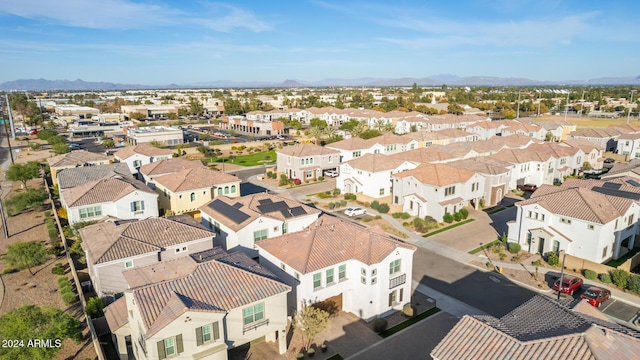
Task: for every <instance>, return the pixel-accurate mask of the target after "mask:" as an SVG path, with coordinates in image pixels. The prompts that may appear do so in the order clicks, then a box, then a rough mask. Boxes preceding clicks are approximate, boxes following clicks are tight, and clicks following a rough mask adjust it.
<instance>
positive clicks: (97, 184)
mask: <svg viewBox="0 0 640 360" xmlns="http://www.w3.org/2000/svg"><path fill="white" fill-rule="evenodd" d="M134 191H141V192H146V193H149V194H156V192H155V191H153V190H151V189H150V188H149V187H148V186H147V185H145V184H144V183H143V182H141V181H138V180H135V179H132V178H130V177H122V176H120V177H113V178H109V179H100V180H94V181H90V182H88V183H85V184H84V185H80V186H76V187H73V188H69V189H64V190H61V191H60V192H61V194H62V197H63V198H64V201H65V203H66V204H67V206H69V207H76V206H84V205H92V204H100V203H107V202H114V201H117V200H119V199H121V198H123V197H125V196H127V195H129V194H131V193H132V192H134ZM156 195H157V194H156Z"/></svg>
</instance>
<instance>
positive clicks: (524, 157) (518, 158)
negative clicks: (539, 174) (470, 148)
mask: <svg viewBox="0 0 640 360" xmlns="http://www.w3.org/2000/svg"><path fill="white" fill-rule="evenodd" d="M491 157H492V158H494V159H497V160H501V161H505V162H508V163H512V164H524V163H527V162H531V161H537V162H545V161H547V160H549V159H550V158H551V155H550V154H548V153H547V154H538V153H537V152H534V151H531V150H530V149H529V148H526V149H503V150H500V151H499V152H498V153H496V154H493V155H491Z"/></svg>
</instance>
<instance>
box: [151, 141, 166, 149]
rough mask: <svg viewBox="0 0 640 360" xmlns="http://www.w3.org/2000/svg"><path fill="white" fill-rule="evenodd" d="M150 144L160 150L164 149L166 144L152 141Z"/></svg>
mask: <svg viewBox="0 0 640 360" xmlns="http://www.w3.org/2000/svg"><path fill="white" fill-rule="evenodd" d="M149 144H150V145H151V146H153V147H157V148H159V149H162V148H164V144H162V143H161V142H160V141H158V140H152V141H151V142H149Z"/></svg>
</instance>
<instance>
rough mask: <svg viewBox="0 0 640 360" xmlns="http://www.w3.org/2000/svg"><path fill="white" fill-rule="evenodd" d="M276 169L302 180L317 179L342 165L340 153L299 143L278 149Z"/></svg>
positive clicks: (288, 176)
mask: <svg viewBox="0 0 640 360" xmlns="http://www.w3.org/2000/svg"><path fill="white" fill-rule="evenodd" d="M276 157H277V159H278V160H277V163H276V171H277V172H278V173H280V174H285V175H286V176H287V178H289V179H300V181H302V182H309V181H312V180H316V179H317V178H319V177H321V176H323V175H324V172H325V171H328V170H336V169H337V168H338V166H340V153H339V152H338V151H336V150H331V149H329V148H327V147H323V146H318V145H314V144H298V145H294V146H286V147H284V148H282V149H278V150H276Z"/></svg>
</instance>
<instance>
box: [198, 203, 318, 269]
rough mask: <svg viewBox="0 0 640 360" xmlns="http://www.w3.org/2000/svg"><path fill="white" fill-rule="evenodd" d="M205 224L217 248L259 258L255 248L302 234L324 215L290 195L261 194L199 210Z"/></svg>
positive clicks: (202, 207) (203, 206) (207, 206)
mask: <svg viewBox="0 0 640 360" xmlns="http://www.w3.org/2000/svg"><path fill="white" fill-rule="evenodd" d="M200 213H201V220H202V224H203V225H204V226H206V227H207V228H209V229H211V231H214V232H215V233H216V241H215V243H216V245H217V246H222V247H223V248H224V249H226V250H232V249H240V250H242V251H244V252H245V253H247V254H248V255H249V256H251V257H257V256H258V253H257V251H255V249H256V248H255V244H256V243H258V242H259V241H262V240H264V239H268V238H272V237H274V236H280V235H282V234H286V233H294V232H298V231H302V230H303V229H304V228H306V227H308V226H310V225H311V224H312V223H313V222H315V221H316V220H317V219H318V216H320V214H321V211H320V210H317V209H314V208H312V207H310V206H307V205H304V204H302V203H300V202H298V201H297V200H295V199H293V197H291V196H290V195H288V194H269V193H258V194H252V195H247V196H243V197H239V198H229V197H226V196H219V197H217V198H215V199H214V200H212V201H210V202H208V203H206V204H205V205H202V206H201V207H200Z"/></svg>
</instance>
